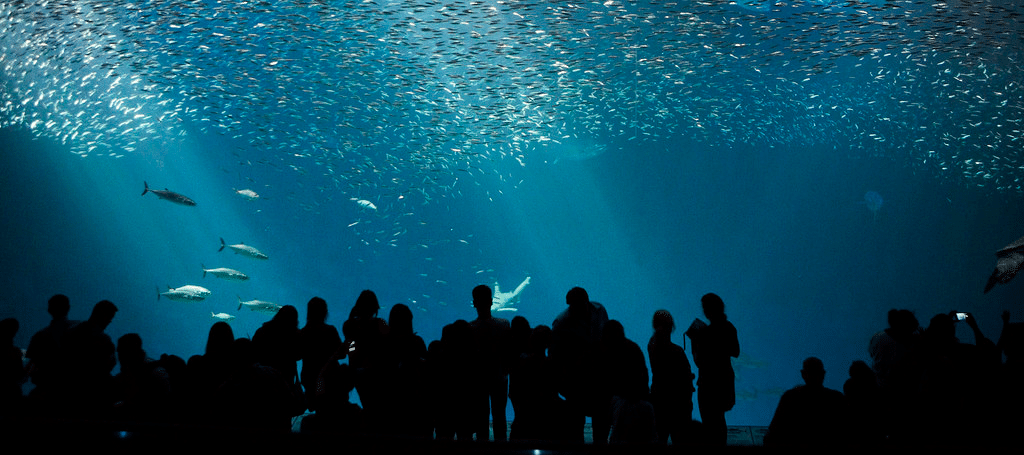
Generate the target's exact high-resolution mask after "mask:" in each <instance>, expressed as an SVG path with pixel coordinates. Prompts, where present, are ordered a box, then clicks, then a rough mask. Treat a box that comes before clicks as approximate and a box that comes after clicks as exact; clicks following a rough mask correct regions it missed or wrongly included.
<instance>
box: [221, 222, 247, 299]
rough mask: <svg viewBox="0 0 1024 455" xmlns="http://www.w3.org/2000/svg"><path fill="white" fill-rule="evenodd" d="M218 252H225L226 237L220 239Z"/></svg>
mask: <svg viewBox="0 0 1024 455" xmlns="http://www.w3.org/2000/svg"><path fill="white" fill-rule="evenodd" d="M217 251H224V237H221V238H220V249H219V250H217ZM238 299H239V300H241V299H242V298H241V297H239V298H238Z"/></svg>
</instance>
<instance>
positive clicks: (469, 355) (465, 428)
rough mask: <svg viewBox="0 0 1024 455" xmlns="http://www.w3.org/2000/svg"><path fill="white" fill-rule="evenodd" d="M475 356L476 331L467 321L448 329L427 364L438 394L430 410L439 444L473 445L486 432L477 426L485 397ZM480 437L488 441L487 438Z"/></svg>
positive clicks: (485, 436)
mask: <svg viewBox="0 0 1024 455" xmlns="http://www.w3.org/2000/svg"><path fill="white" fill-rule="evenodd" d="M475 354H476V348H475V345H474V340H473V327H472V326H470V325H469V322H467V321H465V320H463V319H459V320H457V321H455V322H453V323H451V324H448V325H446V326H444V328H442V329H441V339H440V340H439V341H435V342H432V343H430V346H429V348H428V352H427V355H428V360H427V363H428V368H429V371H430V377H431V384H433V387H431V388H432V389H433V390H434V391H435V393H433V394H432V396H431V402H430V406H431V408H432V410H433V411H434V413H433V415H434V419H435V420H434V422H435V423H434V427H435V431H436V434H437V439H438V440H448V441H450V440H452V439H455V438H458V440H459V441H472V440H473V435H474V434H475V433H476V432H478V431H483V429H481V428H480V426H479V425H474V421H475V420H477V419H476V417H475V416H476V415H477V414H479V406H480V405H479V403H480V401H481V399H482V397H484V396H485V395H484V392H483V390H482V388H481V387H480V386H481V384H482V383H483V380H482V378H481V377H480V376H479V373H480V369H479V368H476V367H475V366H473V361H474V360H475ZM477 437H478V439H479V440H481V441H486V440H487V434H482V435H477Z"/></svg>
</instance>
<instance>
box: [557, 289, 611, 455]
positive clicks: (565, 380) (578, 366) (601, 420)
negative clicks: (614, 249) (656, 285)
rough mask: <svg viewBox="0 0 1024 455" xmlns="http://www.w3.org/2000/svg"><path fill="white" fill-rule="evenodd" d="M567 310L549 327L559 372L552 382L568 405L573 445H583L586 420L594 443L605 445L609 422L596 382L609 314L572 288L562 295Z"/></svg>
mask: <svg viewBox="0 0 1024 455" xmlns="http://www.w3.org/2000/svg"><path fill="white" fill-rule="evenodd" d="M565 303H566V304H568V305H569V308H568V309H566V310H565V311H563V312H562V313H561V314H559V315H558V317H557V318H555V320H554V322H553V323H552V324H551V333H552V342H551V349H550V350H549V355H550V356H551V361H552V362H553V363H554V364H555V366H556V367H557V368H558V369H559V371H558V375H557V377H556V378H555V380H556V381H557V384H558V391H559V393H560V394H561V395H562V396H563V397H565V400H566V401H567V402H568V406H569V412H570V413H571V414H572V415H571V416H570V418H569V420H570V425H572V426H573V428H574V429H573V430H572V435H571V437H572V439H571V440H572V441H574V442H583V429H584V426H585V425H586V416H590V417H591V423H592V425H593V431H594V441H595V442H598V443H600V441H607V439H608V431H609V425H610V422H609V421H608V420H607V413H606V412H605V411H606V410H607V404H608V403H607V401H606V400H603V399H602V396H601V394H600V384H599V383H598V381H597V376H598V373H599V372H600V370H601V368H600V366H601V359H600V346H601V332H602V330H603V329H604V325H605V324H606V323H607V322H608V312H607V311H605V309H604V306H602V305H601V304H600V303H597V302H592V301H590V296H589V295H588V294H587V291H586V290H584V289H583V288H581V287H574V288H572V289H570V290H569V292H568V293H566V295H565Z"/></svg>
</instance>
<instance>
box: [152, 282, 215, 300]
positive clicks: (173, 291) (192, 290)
mask: <svg viewBox="0 0 1024 455" xmlns="http://www.w3.org/2000/svg"><path fill="white" fill-rule="evenodd" d="M211 294H212V293H211V292H210V290H209V289H206V288H204V287H202V286H195V285H191V284H186V285H184V286H181V287H178V288H172V287H170V286H167V292H160V289H159V288H158V289H157V294H156V299H157V300H160V296H161V295H162V296H164V297H167V298H168V299H171V300H174V301H178V302H199V301H202V300H203V299H205V298H207V297H209V296H210V295H211Z"/></svg>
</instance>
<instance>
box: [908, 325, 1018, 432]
mask: <svg viewBox="0 0 1024 455" xmlns="http://www.w3.org/2000/svg"><path fill="white" fill-rule="evenodd" d="M954 315H955V313H949V314H937V315H935V316H934V317H933V318H932V319H931V321H930V323H929V325H928V329H927V330H925V332H924V334H923V335H922V339H921V351H922V361H923V371H922V381H921V385H920V391H921V392H920V393H921V398H922V400H921V402H920V403H919V409H920V410H921V411H922V416H921V418H920V419H919V422H920V424H921V425H920V427H919V430H920V433H919V434H918V436H920V437H923V438H924V440H925V441H927V442H929V443H931V442H934V441H937V440H941V438H943V437H946V436H948V435H950V434H953V433H954V432H960V433H961V434H964V435H971V436H973V437H978V436H980V435H981V434H983V432H985V431H988V430H990V429H991V426H992V422H991V421H990V419H991V418H992V412H991V411H990V409H989V408H988V404H989V403H990V400H991V399H993V398H994V396H992V395H990V393H991V392H992V389H994V385H995V382H994V378H995V372H996V371H997V370H998V365H999V363H998V361H997V360H996V356H995V353H996V352H997V351H996V348H995V344H994V343H992V342H991V341H989V340H988V339H987V338H985V336H984V335H983V334H982V333H981V330H980V329H979V328H978V325H977V322H976V321H975V320H974V317H973V316H971V315H970V313H967V315H966V318H965V319H964V320H963V322H964V323H966V324H967V325H969V326H970V327H971V329H972V330H973V331H974V337H975V344H973V345H971V344H966V343H961V342H960V340H958V339H957V338H956V328H955V324H956V323H957V322H956V321H957V318H956V317H955V316H954ZM936 438H938V439H936ZM961 439H962V441H963V442H967V441H965V440H964V439H965V438H961ZM970 442H982V441H981V440H974V441H970Z"/></svg>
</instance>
